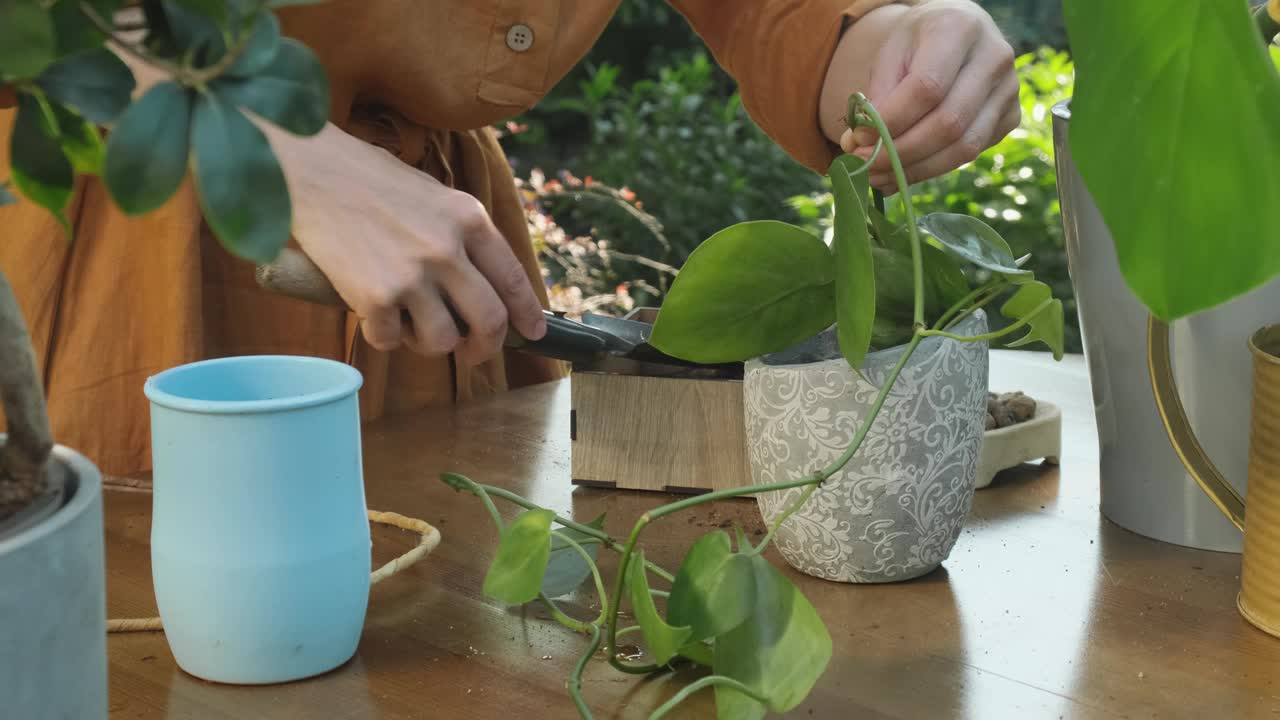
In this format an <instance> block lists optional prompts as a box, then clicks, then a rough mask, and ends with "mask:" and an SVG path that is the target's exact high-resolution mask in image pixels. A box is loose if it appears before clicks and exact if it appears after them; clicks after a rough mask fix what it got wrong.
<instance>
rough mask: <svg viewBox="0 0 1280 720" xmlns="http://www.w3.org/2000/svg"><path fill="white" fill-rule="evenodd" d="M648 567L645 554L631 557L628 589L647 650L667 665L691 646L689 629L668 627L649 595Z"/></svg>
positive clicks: (661, 663)
mask: <svg viewBox="0 0 1280 720" xmlns="http://www.w3.org/2000/svg"><path fill="white" fill-rule="evenodd" d="M647 572H648V571H647V570H645V565H644V551H643V550H638V551H636V553H635V554H634V555H633V556H632V557H631V560H630V564H629V565H628V566H627V587H628V589H629V590H630V591H631V611H632V612H633V613H635V616H636V622H637V623H639V625H640V632H641V633H643V634H644V640H645V646H646V647H647V648H648V649H649V654H650V655H652V656H653V661H654V662H655V663H657V664H658V665H665V664H666V663H667V662H668V661H670V660H671V658H673V657H675V656H676V655H678V654H679V653H680V650H681V648H683V647H684V645H685V643H687V642H689V640H690V639H692V638H690V632H691V631H690V629H689V628H688V627H673V626H671V625H668V624H667V623H666V621H664V620H663V619H662V615H660V614H659V613H658V608H657V606H656V605H654V603H653V594H652V593H650V592H649V578H648V575H647Z"/></svg>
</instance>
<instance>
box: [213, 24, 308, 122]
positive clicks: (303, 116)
mask: <svg viewBox="0 0 1280 720" xmlns="http://www.w3.org/2000/svg"><path fill="white" fill-rule="evenodd" d="M213 90H214V92H216V93H217V94H218V96H219V97H220V98H222V99H223V100H225V101H226V102H228V103H231V104H233V105H238V106H241V107H243V108H246V109H248V110H251V111H253V112H254V113H257V114H258V115H261V116H262V117H264V118H266V119H267V120H270V121H271V122H273V123H275V124H276V125H279V126H280V127H282V128H284V129H285V130H288V131H290V132H292V133H295V134H297V135H314V134H316V133H318V132H320V130H322V129H323V128H324V126H325V123H327V122H328V120H329V81H328V78H327V77H326V75H325V72H324V67H323V66H322V65H321V64H320V61H319V59H317V58H316V56H315V54H314V53H312V52H311V51H310V50H309V49H307V48H306V47H305V46H303V45H302V44H301V43H299V42H298V41H296V40H294V39H292V38H284V39H282V40H281V41H280V46H279V47H278V48H277V50H276V53H275V57H274V59H273V60H272V61H271V64H270V65H268V66H266V67H265V68H263V69H262V70H261V72H259V73H258V74H256V75H253V76H252V77H225V78H221V79H219V80H216V81H215V82H214V83H213Z"/></svg>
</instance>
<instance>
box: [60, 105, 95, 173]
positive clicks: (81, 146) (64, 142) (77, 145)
mask: <svg viewBox="0 0 1280 720" xmlns="http://www.w3.org/2000/svg"><path fill="white" fill-rule="evenodd" d="M53 115H54V118H56V119H57V121H58V144H59V145H61V146H62V152H63V154H65V155H66V156H67V159H68V160H70V161H71V167H72V168H73V169H74V170H75V171H76V172H78V173H85V174H88V175H97V174H99V173H101V172H102V163H103V160H104V157H105V156H106V151H107V146H106V143H105V142H103V140H102V135H101V134H100V133H99V132H98V127H97V126H96V125H94V124H93V123H91V122H89V121H88V120H86V119H85V118H83V117H81V116H80V115H77V114H75V113H73V112H72V111H70V110H68V109H67V108H65V107H63V106H61V105H54V106H53Z"/></svg>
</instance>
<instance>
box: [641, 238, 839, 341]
mask: <svg viewBox="0 0 1280 720" xmlns="http://www.w3.org/2000/svg"><path fill="white" fill-rule="evenodd" d="M835 315H836V309H835V270H834V268H833V267H832V260H831V252H830V251H829V250H828V249H827V246H826V243H824V242H822V240H820V239H819V238H818V237H817V236H815V235H812V234H810V233H809V232H807V231H805V230H803V229H801V228H798V227H796V226H794V225H788V224H786V223H781V222H776V221H773V220H759V221H752V222H745V223H740V224H737V225H732V226H730V227H728V228H725V229H724V230H721V231H720V232H718V233H716V234H715V235H712V236H711V237H710V238H708V239H707V240H706V241H705V242H703V243H702V245H700V246H699V247H698V248H697V249H696V250H694V251H693V253H692V254H690V255H689V259H688V260H687V261H686V262H685V264H684V267H683V268H682V269H681V270H680V274H679V275H677V276H676V279H675V282H674V283H672V286H671V290H670V292H669V293H668V294H667V297H666V299H665V300H664V301H663V303H662V308H661V309H660V310H659V312H658V318H657V321H656V322H655V323H654V328H653V332H652V334H651V336H650V338H649V342H650V343H651V344H652V345H653V346H654V347H656V348H658V349H659V350H661V351H662V352H664V353H667V354H668V355H672V356H674V357H679V358H684V359H686V360H690V361H693V362H704V363H716V362H734V361H743V360H748V359H751V358H754V357H759V356H760V355H764V354H767V353H771V352H777V351H780V350H785V349H787V348H789V347H791V346H793V345H795V344H797V343H799V342H801V341H803V340H807V339H809V338H810V337H813V336H814V335H816V334H818V333H819V332H822V331H823V330H825V329H826V328H828V327H830V326H831V323H833V322H834V321H835Z"/></svg>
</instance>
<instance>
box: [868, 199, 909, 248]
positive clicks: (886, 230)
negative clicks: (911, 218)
mask: <svg viewBox="0 0 1280 720" xmlns="http://www.w3.org/2000/svg"><path fill="white" fill-rule="evenodd" d="M867 211H868V213H869V214H870V215H871V229H872V230H873V231H874V232H875V239H876V242H877V243H878V244H879V245H880V247H883V248H888V249H890V250H894V251H896V252H899V253H902V254H904V255H910V254H911V238H910V236H909V235H908V233H907V226H906V225H896V224H894V223H893V222H892V221H891V220H889V218H887V217H885V215H884V213H882V212H880V210H879V209H878V208H877V207H876V206H875V205H871V206H869V207H868V208H867Z"/></svg>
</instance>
